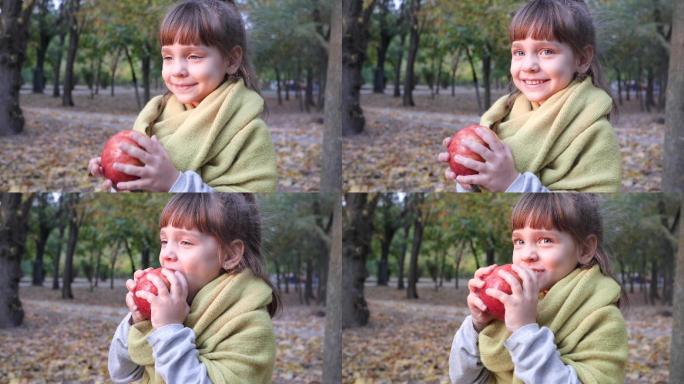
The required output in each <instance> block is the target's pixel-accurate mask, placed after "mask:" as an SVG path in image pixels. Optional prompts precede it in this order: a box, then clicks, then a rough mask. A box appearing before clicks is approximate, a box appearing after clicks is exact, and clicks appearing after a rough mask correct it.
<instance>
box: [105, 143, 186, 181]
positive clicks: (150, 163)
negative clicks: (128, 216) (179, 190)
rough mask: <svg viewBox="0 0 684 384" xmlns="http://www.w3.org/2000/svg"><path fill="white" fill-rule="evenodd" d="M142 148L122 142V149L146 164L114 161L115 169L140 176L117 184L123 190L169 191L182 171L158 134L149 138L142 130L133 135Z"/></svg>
mask: <svg viewBox="0 0 684 384" xmlns="http://www.w3.org/2000/svg"><path fill="white" fill-rule="evenodd" d="M133 138H134V139H135V141H136V142H137V143H138V145H140V147H142V148H138V147H136V146H134V145H131V144H128V143H122V144H120V148H121V150H123V151H124V152H126V153H128V154H129V155H131V156H133V157H136V158H138V160H140V161H141V162H142V163H143V164H144V165H143V166H137V165H130V164H121V163H114V165H113V167H114V169H115V170H117V171H120V172H124V173H127V174H129V175H133V176H138V177H140V178H139V179H137V180H133V181H123V182H120V183H118V184H117V185H116V189H118V190H122V191H135V190H140V191H150V192H168V191H169V190H170V189H171V187H172V186H173V183H175V182H176V179H177V178H178V175H179V174H180V172H178V170H177V169H176V167H175V166H174V165H173V163H172V162H171V159H170V158H169V154H168V153H167V152H166V150H165V149H164V147H163V146H162V145H161V143H159V140H157V137H156V136H152V138H149V137H147V136H145V135H143V134H142V133H140V132H135V133H134V135H133Z"/></svg>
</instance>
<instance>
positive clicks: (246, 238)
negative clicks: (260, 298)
mask: <svg viewBox="0 0 684 384" xmlns="http://www.w3.org/2000/svg"><path fill="white" fill-rule="evenodd" d="M168 225H171V226H174V227H177V228H192V229H195V230H197V231H199V232H202V233H206V234H209V235H211V236H213V237H214V238H215V239H216V240H217V241H218V243H219V245H220V246H221V247H226V246H227V245H228V244H230V243H231V242H232V241H233V240H242V242H243V243H244V245H245V250H244V254H243V256H242V259H241V260H240V263H239V264H238V266H237V267H235V268H234V269H232V270H230V271H225V270H224V273H229V274H237V273H240V272H241V271H243V270H245V269H249V270H251V271H252V273H253V274H254V275H255V276H257V277H259V278H261V279H262V280H263V281H264V282H265V283H266V284H268V286H269V287H271V290H272V292H273V293H272V295H273V300H272V301H271V303H270V304H269V305H268V313H269V314H270V315H271V317H273V316H274V315H275V314H276V312H277V311H278V308H280V307H281V302H280V296H279V295H278V293H277V290H276V288H275V286H274V285H273V283H272V282H271V280H270V278H269V276H268V273H267V272H266V269H265V268H264V261H263V257H262V255H261V219H260V217H259V209H258V206H257V203H256V200H255V198H254V195H252V194H250V193H182V194H177V195H174V196H173V197H172V198H171V200H169V202H168V203H166V206H165V207H164V210H163V211H162V214H161V217H160V218H159V228H163V227H166V226H168Z"/></svg>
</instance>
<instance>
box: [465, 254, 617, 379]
mask: <svg viewBox="0 0 684 384" xmlns="http://www.w3.org/2000/svg"><path fill="white" fill-rule="evenodd" d="M619 297H620V286H619V285H618V284H617V283H616V282H615V281H614V280H613V279H611V278H610V277H607V276H605V275H603V274H602V273H601V271H600V269H599V267H598V266H597V265H595V266H593V267H592V268H591V269H579V268H578V269H575V270H574V271H573V272H571V273H570V274H569V275H568V276H566V277H565V278H563V279H562V280H561V281H559V282H557V283H556V284H554V286H553V287H551V289H550V290H549V292H548V293H547V294H546V296H545V297H544V298H543V299H541V300H540V301H539V304H538V306H537V310H538V314H537V323H538V324H539V326H544V327H548V328H549V329H550V330H551V332H553V335H554V341H555V343H556V346H557V347H558V351H559V352H560V356H561V360H563V363H565V364H567V365H571V366H572V367H573V368H574V369H575V371H576V372H577V376H578V378H579V380H580V381H581V382H582V383H584V384H599V383H600V384H607V383H623V382H624V379H625V363H626V361H627V353H628V351H627V328H626V326H625V320H624V318H623V317H622V314H621V313H620V310H619V309H618V307H617V306H616V303H617V301H618V299H619ZM510 335H511V333H510V332H509V331H508V330H507V329H506V325H505V324H504V322H502V321H496V320H495V321H494V322H492V323H490V324H489V325H488V326H487V327H485V328H484V329H483V330H482V332H480V334H479V339H478V340H479V349H480V358H481V359H482V363H483V364H484V366H485V367H486V368H487V370H488V371H489V372H490V373H491V376H490V377H491V380H490V382H491V383H507V384H508V383H515V384H518V383H522V381H520V380H519V379H518V378H516V377H514V376H513V362H512V361H511V356H510V354H509V353H508V350H507V349H506V347H505V346H504V341H505V340H506V339H508V338H509V337H510Z"/></svg>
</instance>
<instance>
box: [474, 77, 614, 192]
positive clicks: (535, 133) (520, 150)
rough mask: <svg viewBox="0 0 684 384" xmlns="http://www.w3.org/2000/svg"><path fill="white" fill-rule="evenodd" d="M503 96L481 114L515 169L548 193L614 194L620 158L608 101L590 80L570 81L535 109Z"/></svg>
mask: <svg viewBox="0 0 684 384" xmlns="http://www.w3.org/2000/svg"><path fill="white" fill-rule="evenodd" d="M507 99H508V96H503V97H502V98H500V99H499V100H497V101H496V103H494V105H492V107H491V108H490V109H489V110H488V111H487V112H485V114H484V115H482V118H481V119H480V124H481V125H484V126H486V127H489V128H491V129H492V130H494V131H495V132H496V133H497V135H498V136H499V138H500V139H501V140H502V141H503V142H504V143H506V144H507V145H508V146H509V147H510V148H511V151H512V153H513V159H514V161H515V166H516V169H517V170H518V171H520V172H528V171H529V172H532V173H534V174H535V175H537V177H539V179H540V180H541V182H542V184H543V185H545V186H546V187H547V188H549V189H550V190H565V191H581V192H619V191H620V185H621V184H620V178H621V167H620V164H621V156H620V148H619V146H618V142H617V138H616V135H615V132H614V131H613V127H612V126H611V125H610V123H609V122H608V119H607V116H608V114H609V113H610V110H611V107H612V100H611V98H610V96H609V95H608V94H607V93H606V92H605V91H603V90H602V89H599V88H597V87H595V86H594V85H593V84H592V82H591V77H588V78H586V79H585V80H584V81H577V80H575V81H573V82H572V83H570V85H568V86H567V87H566V88H565V89H563V90H561V91H559V92H557V93H556V94H554V95H553V96H551V97H550V98H549V99H548V100H546V101H545V102H544V103H543V104H542V105H541V106H539V108H537V109H535V108H534V106H533V105H532V103H531V102H530V101H529V100H528V99H527V98H526V97H525V95H524V94H522V93H521V94H520V95H519V96H517V97H516V99H515V101H514V103H513V105H512V107H510V108H509V107H508V106H507V105H506V101H507Z"/></svg>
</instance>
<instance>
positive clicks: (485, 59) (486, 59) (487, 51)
mask: <svg viewBox="0 0 684 384" xmlns="http://www.w3.org/2000/svg"><path fill="white" fill-rule="evenodd" d="M491 52H492V49H491V47H490V46H489V43H487V44H485V46H484V52H483V55H482V82H483V83H484V84H483V85H484V91H485V94H484V109H485V110H486V109H489V107H491V106H492V82H491V77H492V76H491V73H492V56H491Z"/></svg>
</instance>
